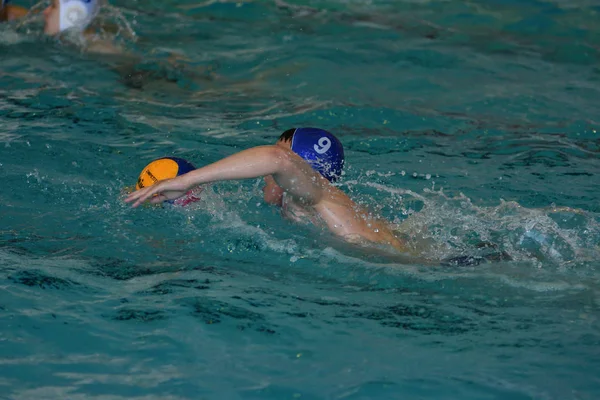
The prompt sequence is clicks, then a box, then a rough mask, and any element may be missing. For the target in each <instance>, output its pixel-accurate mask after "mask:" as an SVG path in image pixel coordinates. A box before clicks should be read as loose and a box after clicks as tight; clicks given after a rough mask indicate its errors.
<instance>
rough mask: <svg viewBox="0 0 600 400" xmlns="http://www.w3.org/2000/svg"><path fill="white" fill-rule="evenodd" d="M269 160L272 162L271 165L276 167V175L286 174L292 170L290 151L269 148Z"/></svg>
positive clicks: (275, 147) (276, 147) (279, 147)
mask: <svg viewBox="0 0 600 400" xmlns="http://www.w3.org/2000/svg"><path fill="white" fill-rule="evenodd" d="M269 158H270V159H271V160H272V162H273V165H276V166H277V171H276V173H282V172H287V171H290V170H292V169H293V161H292V157H291V154H290V150H287V149H285V148H283V147H281V146H277V145H275V146H271V147H270V148H269Z"/></svg>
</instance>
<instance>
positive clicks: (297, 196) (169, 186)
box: [125, 128, 410, 253]
mask: <svg viewBox="0 0 600 400" xmlns="http://www.w3.org/2000/svg"><path fill="white" fill-rule="evenodd" d="M343 166H344V150H343V147H342V144H341V143H340V141H339V140H338V139H337V138H336V137H335V136H334V135H332V134H331V133H329V132H327V131H325V130H323V129H316V128H298V129H290V130H288V131H286V132H284V133H283V134H282V135H281V137H280V138H279V140H278V141H277V142H276V143H275V144H274V145H270V146H258V147H253V148H250V149H247V150H243V151H241V152H239V153H236V154H233V155H231V156H229V157H226V158H224V159H222V160H220V161H217V162H215V163H212V164H209V165H207V166H204V167H202V168H198V169H196V170H194V171H191V172H188V173H187V174H184V175H181V176H178V177H176V178H173V179H168V180H164V181H161V182H159V183H157V184H155V185H152V186H149V187H146V188H143V189H140V190H137V191H135V192H133V193H131V194H130V195H129V196H127V198H126V199H125V201H126V202H127V203H133V207H137V206H139V205H140V204H142V203H143V202H145V201H147V200H148V201H150V202H151V203H154V204H156V203H161V202H163V201H165V200H174V199H177V198H179V197H181V196H183V195H184V194H185V193H187V191H188V190H189V189H190V188H193V187H195V186H197V185H202V184H206V183H211V182H218V181H225V180H238V179H252V178H259V177H264V179H265V186H264V188H263V193H264V200H265V202H267V203H269V204H273V205H278V206H280V207H281V208H282V211H283V213H284V215H285V216H288V217H290V218H292V219H294V220H309V221H312V222H314V223H316V224H322V225H324V226H325V227H327V228H328V229H329V230H330V231H331V232H333V233H334V234H335V235H337V236H340V237H342V238H344V239H345V240H347V241H349V242H353V243H365V242H366V243H376V244H383V245H389V246H391V247H393V248H395V249H397V250H399V251H401V252H403V253H409V252H410V250H409V246H407V244H406V243H405V242H404V241H403V240H401V239H400V238H398V237H396V235H395V234H394V231H393V229H392V227H391V225H390V224H389V223H387V222H386V221H383V220H380V219H378V218H376V217H374V216H373V215H372V214H370V213H369V212H368V211H367V210H365V209H363V208H362V207H360V206H359V205H358V204H356V203H355V202H354V201H352V200H351V199H350V198H349V197H348V196H347V195H346V194H345V193H344V192H342V191H341V190H340V189H338V188H337V187H335V186H333V185H332V184H331V183H332V182H334V181H336V180H337V179H338V178H339V177H340V175H341V173H342V168H343Z"/></svg>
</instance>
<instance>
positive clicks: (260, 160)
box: [125, 145, 326, 207]
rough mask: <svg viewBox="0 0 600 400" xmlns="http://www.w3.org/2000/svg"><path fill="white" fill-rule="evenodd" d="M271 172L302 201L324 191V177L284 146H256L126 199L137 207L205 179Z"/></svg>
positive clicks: (249, 176) (310, 200)
mask: <svg viewBox="0 0 600 400" xmlns="http://www.w3.org/2000/svg"><path fill="white" fill-rule="evenodd" d="M268 175H272V176H273V178H274V179H275V181H276V182H277V184H278V185H279V186H280V187H281V188H282V189H283V190H285V191H286V192H287V193H289V194H290V195H292V196H293V197H295V198H296V199H297V200H298V201H300V202H302V203H304V204H316V203H318V202H319V201H320V200H321V198H322V196H323V195H324V187H325V186H324V185H325V184H326V183H324V182H323V181H324V180H325V178H322V177H321V176H320V175H319V174H318V172H316V171H314V170H313V169H312V168H311V167H310V165H309V164H308V163H306V162H305V161H304V160H303V159H302V158H300V156H298V155H296V154H295V153H293V152H292V151H291V150H288V149H286V148H285V147H283V146H279V145H272V146H258V147H253V148H251V149H247V150H243V151H241V152H239V153H236V154H233V155H231V156H229V157H226V158H224V159H222V160H219V161H217V162H215V163H212V164H209V165H207V166H205V167H203V168H198V169H196V170H194V171H191V172H188V173H187V174H184V175H181V176H178V177H177V178H173V179H168V180H164V181H161V182H159V183H157V184H155V185H152V186H149V187H147V188H144V189H140V190H138V191H135V192H133V193H131V194H130V195H129V196H127V198H126V199H125V201H126V202H127V203H130V202H133V207H137V206H139V205H140V204H142V203H143V202H144V201H146V200H149V199H150V202H151V203H153V204H156V203H160V202H162V201H165V200H174V199H176V198H178V197H180V196H182V195H183V194H184V193H185V192H186V191H187V190H189V189H190V188H191V187H194V186H197V185H201V184H204V183H211V182H218V181H227V180H238V179H252V178H259V177H262V176H268Z"/></svg>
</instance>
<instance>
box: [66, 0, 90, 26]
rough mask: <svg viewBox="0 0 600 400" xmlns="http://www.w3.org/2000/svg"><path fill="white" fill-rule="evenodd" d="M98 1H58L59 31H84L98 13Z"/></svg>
mask: <svg viewBox="0 0 600 400" xmlns="http://www.w3.org/2000/svg"><path fill="white" fill-rule="evenodd" d="M98 8H99V4H98V0H60V31H61V32H62V31H64V30H66V29H70V28H77V29H80V30H84V29H85V28H86V27H87V26H88V25H89V24H90V22H92V20H93V19H94V17H95V16H96V13H97V12H98Z"/></svg>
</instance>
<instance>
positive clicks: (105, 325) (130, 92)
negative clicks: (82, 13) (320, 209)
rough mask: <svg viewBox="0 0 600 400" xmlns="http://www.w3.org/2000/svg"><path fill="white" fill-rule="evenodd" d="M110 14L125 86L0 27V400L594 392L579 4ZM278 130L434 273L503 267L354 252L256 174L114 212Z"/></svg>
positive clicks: (591, 132)
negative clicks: (317, 159) (420, 246)
mask: <svg viewBox="0 0 600 400" xmlns="http://www.w3.org/2000/svg"><path fill="white" fill-rule="evenodd" d="M15 2H16V3H17V4H21V3H19V2H18V1H15ZM23 4H24V5H26V4H25V3H23ZM111 4H112V7H114V8H113V9H110V10H108V11H106V10H105V13H104V15H103V18H104V19H105V20H106V21H109V22H110V21H112V22H114V23H115V24H116V26H117V27H120V28H122V29H121V33H120V34H119V40H120V41H121V43H122V44H123V45H124V46H125V48H127V49H128V50H129V51H130V52H132V53H135V54H138V55H141V56H142V58H141V60H138V61H136V62H133V63H131V64H130V65H128V66H126V67H123V66H121V69H119V70H118V71H117V70H116V68H115V66H117V65H119V64H118V63H119V60H115V59H112V58H111V59H108V58H107V57H92V56H90V55H86V54H82V53H81V52H79V51H78V50H76V49H73V48H69V47H67V46H65V45H61V44H59V43H55V42H54V41H52V40H47V39H44V38H42V37H40V36H39V35H38V33H37V30H38V29H39V28H40V21H39V20H37V19H33V20H31V21H29V22H28V23H26V24H23V25H22V26H18V27H16V26H2V27H0V55H1V56H0V138H1V143H0V178H1V182H2V186H1V187H2V189H1V190H0V201H1V202H2V204H3V208H2V212H1V213H0V285H1V289H0V393H2V394H1V395H0V398H7V399H423V398H435V399H596V398H597V397H598V393H599V392H600V379H599V378H598V371H599V370H600V353H599V351H598V348H599V345H600V334H599V328H600V322H599V318H600V312H599V307H600V300H599V297H598V296H599V288H600V286H599V284H600V264H599V262H598V259H599V256H600V248H599V243H600V207H599V203H598V198H599V197H600V189H599V187H600V185H599V183H600V181H599V180H598V174H599V173H600V167H599V166H600V156H599V155H600V136H599V132H598V130H599V129H600V121H599V118H600V112H599V111H600V107H599V104H600V103H599V102H598V98H599V97H600V69H599V65H600V64H599V61H600V47H599V46H600V44H599V43H600V28H599V27H598V24H597V21H598V17H599V15H598V13H599V12H600V9H599V8H598V7H597V6H595V5H594V3H593V2H587V1H584V0H576V1H569V2H567V1H558V0H554V1H519V2H517V1H512V2H508V1H505V2H500V1H492V0H489V1H484V0H481V1H469V2H464V1H460V2H459V1H454V0H452V1H381V0H379V1H376V0H373V1H358V0H354V1H350V0H348V1H342V0H339V1H334V0H327V1H316V0H315V1H308V0H307V1H303V2H301V1H299V0H294V1H292V0H289V1H286V2H282V1H253V2H237V3H235V2H214V4H213V3H210V2H206V3H205V4H200V3H199V4H196V3H194V2H192V1H180V2H161V1H156V0H153V1H146V0H145V1H118V2H117V1H111ZM117 15H122V16H123V18H124V19H125V20H126V21H128V22H129V24H130V26H131V29H132V30H133V31H134V32H135V34H136V38H137V39H134V38H133V37H132V35H131V34H128V33H127V31H126V30H125V29H124V27H125V22H124V20H123V19H119V18H116V17H115V16H117ZM173 53H177V54H178V55H179V56H178V58H179V60H180V61H179V64H177V65H178V66H176V67H175V66H173V65H172V64H170V63H169V57H170V56H171V55H172V54H173ZM294 126H318V127H322V128H326V129H329V130H331V131H332V132H335V133H336V134H337V135H338V136H339V137H340V139H341V140H342V142H343V143H344V145H345V149H346V158H347V164H346V165H347V170H346V174H345V176H344V179H343V180H342V181H341V183H340V186H341V187H342V189H344V190H346V191H347V192H349V193H350V194H351V195H352V196H353V197H354V198H356V199H357V200H358V201H359V202H361V203H363V204H365V205H367V206H369V207H371V208H372V209H373V210H375V211H377V212H379V213H380V214H382V215H384V216H385V217H387V218H389V219H391V220H395V221H397V222H401V221H404V223H405V224H406V225H407V226H409V227H410V229H411V230H412V231H413V232H421V234H423V235H426V236H427V237H428V238H429V240H430V241H431V243H432V246H430V247H429V248H428V249H427V250H426V251H427V252H429V255H432V256H436V257H439V258H445V257H451V256H457V255H472V254H479V252H480V251H481V249H479V248H478V247H477V245H478V243H480V242H481V241H485V242H490V243H494V244H495V245H496V246H497V247H498V248H499V249H501V250H502V251H504V252H506V253H507V254H508V255H510V257H511V259H512V260H511V261H500V262H491V263H485V264H481V265H478V266H470V267H450V268H448V267H426V266H423V265H415V264H408V265H407V264H401V263H398V262H397V261H394V259H390V258H386V257H383V256H374V255H372V254H365V253H364V252H362V251H360V250H357V249H353V248H349V247H346V246H341V245H339V243H337V242H336V241H334V240H332V238H330V237H329V236H328V235H326V234H324V233H322V232H320V231H318V230H315V229H311V228H309V227H304V226H295V225H292V224H291V223H289V222H287V221H285V220H283V219H281V218H280V217H279V215H278V213H277V210H275V209H273V208H271V207H270V206H267V205H266V204H264V203H263V202H262V197H261V195H262V192H261V190H260V189H261V186H262V184H261V182H260V181H254V180H252V181H247V182H229V183H224V184H218V185H213V186H212V187H211V189H210V190H209V191H208V193H207V196H206V197H205V198H204V199H203V200H202V201H201V202H199V203H196V204H195V205H194V206H192V207H188V208H185V209H177V208H164V209H154V208H149V207H141V208H139V209H131V208H129V207H128V206H126V205H125V204H124V203H123V201H122V199H123V193H124V191H125V188H126V187H127V186H131V185H133V184H135V181H136V179H137V176H138V174H139V172H140V171H141V169H142V168H143V167H144V166H145V165H146V164H147V163H148V162H150V161H151V160H152V159H154V158H158V157H161V156H165V155H172V156H180V157H184V158H187V159H189V160H190V161H192V162H194V163H195V164H196V165H204V164H206V163H209V162H212V161H215V160H217V159H219V158H221V157H223V156H226V155H229V154H232V153H233V152H235V151H238V150H241V149H244V148H247V147H250V146H254V145H261V144H268V143H272V142H273V141H274V140H275V139H276V138H277V137H278V136H279V134H280V133H281V132H283V131H284V130H286V129H288V128H290V127H294Z"/></svg>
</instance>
